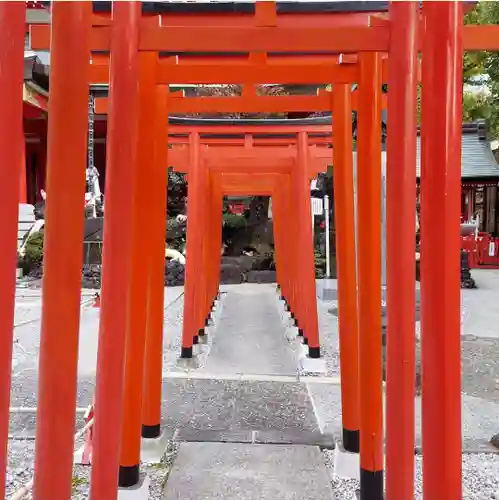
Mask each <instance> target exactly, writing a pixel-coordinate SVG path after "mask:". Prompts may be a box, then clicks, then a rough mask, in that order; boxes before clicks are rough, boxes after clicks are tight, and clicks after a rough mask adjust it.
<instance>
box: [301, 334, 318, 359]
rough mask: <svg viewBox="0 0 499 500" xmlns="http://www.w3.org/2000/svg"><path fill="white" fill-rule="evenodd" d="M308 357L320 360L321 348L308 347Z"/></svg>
mask: <svg viewBox="0 0 499 500" xmlns="http://www.w3.org/2000/svg"><path fill="white" fill-rule="evenodd" d="M305 340H306V339H305ZM307 343H308V341H307ZM308 357H309V358H312V359H319V358H320V357H321V348H320V347H310V346H309V347H308Z"/></svg>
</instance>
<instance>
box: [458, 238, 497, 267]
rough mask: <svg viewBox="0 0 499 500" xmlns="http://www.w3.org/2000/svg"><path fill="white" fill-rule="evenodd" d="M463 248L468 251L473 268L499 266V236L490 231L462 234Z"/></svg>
mask: <svg viewBox="0 0 499 500" xmlns="http://www.w3.org/2000/svg"><path fill="white" fill-rule="evenodd" d="M461 248H462V249H463V250H465V251H466V252H468V257H469V264H470V268H471V269H476V268H482V269H496V268H499V238H495V237H493V236H491V235H490V234H488V233H478V235H477V237H476V238H475V235H469V236H462V237H461Z"/></svg>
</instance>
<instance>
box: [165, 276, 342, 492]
mask: <svg viewBox="0 0 499 500" xmlns="http://www.w3.org/2000/svg"><path fill="white" fill-rule="evenodd" d="M297 367H298V363H297V358H296V356H295V353H294V352H293V350H292V349H291V348H290V347H289V343H288V342H287V341H286V339H285V336H284V327H283V325H282V322H281V319H280V316H279V312H278V309H277V301H276V296H275V289H274V288H273V287H271V286H266V285H258V286H255V285H244V286H240V287H238V288H237V289H232V290H230V291H229V292H228V293H227V296H226V298H225V301H224V306H223V311H222V316H221V318H220V320H219V323H218V325H217V329H216V331H215V333H214V339H213V343H212V346H211V351H210V354H209V356H208V360H207V362H206V364H205V365H204V366H203V368H201V370H200V372H201V373H205V374H210V375H213V376H214V377H216V375H217V374H221V375H228V374H237V373H241V374H245V375H248V374H252V375H267V376H269V379H270V380H268V381H230V380H229V381H224V380H192V379H191V380H182V381H180V380H177V381H176V382H175V383H173V384H172V383H170V384H169V386H170V390H171V392H170V393H169V395H168V396H167V397H168V399H169V401H170V407H169V408H166V411H165V412H164V415H165V421H164V422H163V424H164V426H165V428H167V429H170V430H172V429H174V428H176V429H177V430H176V438H177V439H178V440H180V441H188V442H181V444H180V449H179V455H178V457H177V458H176V460H175V463H174V466H173V469H172V471H171V473H170V476H169V479H168V482H167V483H166V486H165V497H164V498H165V500H180V499H182V500H190V499H199V498H202V499H203V500H212V499H217V500H225V499H227V500H229V499H231V500H232V499H234V498H238V499H241V500H245V499H248V500H249V499H254V498H259V499H260V500H267V499H269V500H270V499H272V500H294V499H296V500H298V499H300V500H312V499H314V500H315V499H319V498H320V499H324V500H326V499H329V498H332V488H331V479H330V475H329V472H328V471H327V469H326V466H325V464H324V458H323V455H322V452H321V451H320V449H319V447H318V446H311V445H310V444H309V443H313V444H323V442H324V437H323V435H322V433H321V432H320V430H319V426H318V422H317V418H316V415H315V412H314V409H313V406H312V403H311V400H310V396H309V392H308V390H307V387H306V386H305V384H300V383H298V382H296V383H293V382H280V381H272V380H271V379H272V377H273V376H279V375H287V376H289V375H296V374H297ZM171 382H173V381H171ZM270 443H279V444H270Z"/></svg>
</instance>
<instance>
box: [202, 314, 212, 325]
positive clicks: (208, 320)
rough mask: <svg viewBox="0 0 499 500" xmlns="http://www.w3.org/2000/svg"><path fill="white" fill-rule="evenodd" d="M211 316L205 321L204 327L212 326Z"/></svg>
mask: <svg viewBox="0 0 499 500" xmlns="http://www.w3.org/2000/svg"><path fill="white" fill-rule="evenodd" d="M210 316H211V314H210ZM210 316H208V317H207V318H206V319H205V320H204V326H205V327H207V326H210V324H211V323H210V319H211V318H210Z"/></svg>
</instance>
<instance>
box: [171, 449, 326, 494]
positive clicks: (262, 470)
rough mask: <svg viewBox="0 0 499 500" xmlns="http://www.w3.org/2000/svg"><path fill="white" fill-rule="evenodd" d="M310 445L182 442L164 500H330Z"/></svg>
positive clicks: (322, 469)
mask: <svg viewBox="0 0 499 500" xmlns="http://www.w3.org/2000/svg"><path fill="white" fill-rule="evenodd" d="M332 498H333V497H332V490H331V486H330V478H329V475H328V471H327V470H326V468H325V466H324V459H323V457H322V453H321V451H320V450H319V448H317V447H313V446H278V445H256V444H253V445H252V444H249V445H248V444H246V445H245V444H224V443H216V444H215V443H211V444H208V443H184V444H182V445H181V446H180V450H179V455H178V457H177V459H176V460H175V464H174V466H173V468H172V471H171V473H170V477H169V479H168V482H167V487H166V490H165V496H164V500H201V499H202V500H225V499H227V500H229V499H230V500H235V499H237V500H256V499H258V500H319V499H320V500H331V499H332Z"/></svg>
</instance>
